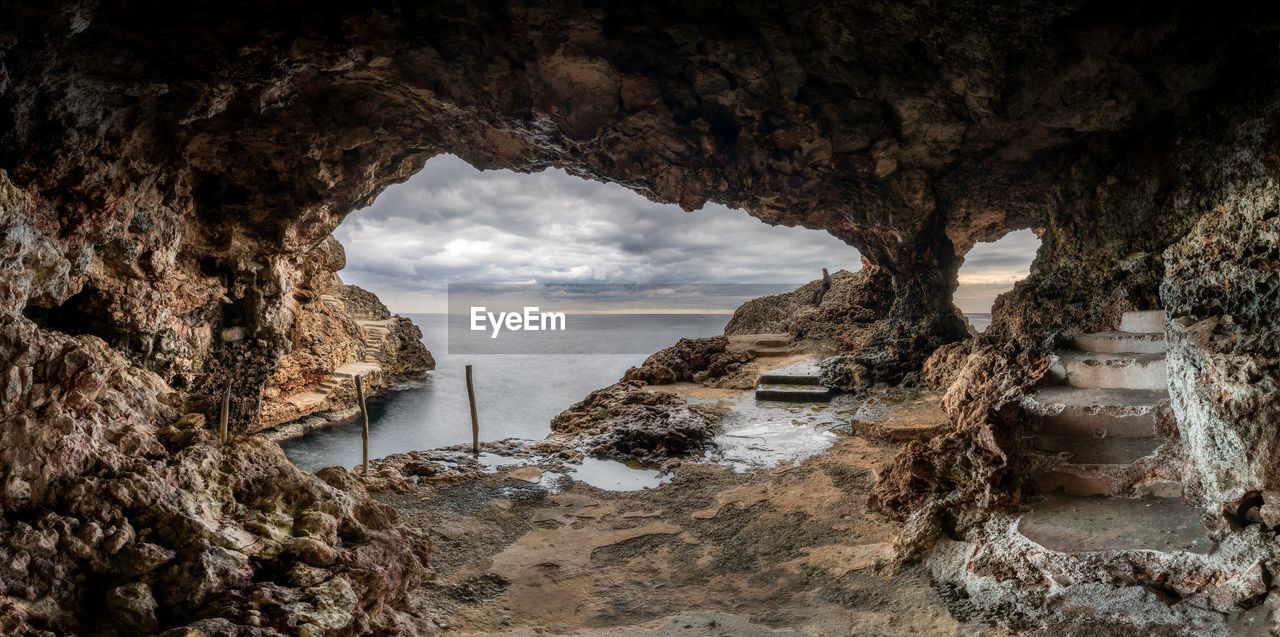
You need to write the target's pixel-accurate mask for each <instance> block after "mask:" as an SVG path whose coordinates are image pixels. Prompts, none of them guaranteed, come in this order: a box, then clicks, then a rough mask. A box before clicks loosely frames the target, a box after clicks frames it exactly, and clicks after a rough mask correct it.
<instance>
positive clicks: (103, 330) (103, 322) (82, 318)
mask: <svg viewBox="0 0 1280 637" xmlns="http://www.w3.org/2000/svg"><path fill="white" fill-rule="evenodd" d="M108 303H109V300H108V299H107V298H106V297H105V296H104V295H103V294H102V293H101V292H100V291H99V290H96V289H94V288H92V287H85V288H84V289H82V290H80V291H79V292H77V293H75V294H73V295H71V297H70V298H68V299H67V300H66V301H63V302H62V303H60V304H58V305H55V306H52V307H41V306H36V305H28V306H27V307H26V308H25V309H24V310H23V315H25V316H26V317H27V318H28V319H30V320H32V321H33V322H35V323H36V324H37V325H39V326H40V327H43V328H44V329H47V330H54V331H58V332H62V333H64V334H69V335H71V336H79V335H81V334H92V335H94V336H97V337H98V338H101V339H102V340H104V341H106V342H107V343H109V344H111V345H112V346H115V347H119V346H121V345H127V343H125V342H124V341H125V334H124V333H123V332H121V331H120V330H119V329H118V328H117V327H116V326H115V323H114V322H113V321H112V320H111V312H110V309H109V307H108Z"/></svg>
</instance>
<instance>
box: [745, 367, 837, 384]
mask: <svg viewBox="0 0 1280 637" xmlns="http://www.w3.org/2000/svg"><path fill="white" fill-rule="evenodd" d="M820 382H822V376H820V375H819V374H818V372H817V371H814V372H812V374H810V372H805V371H799V370H796V371H790V370H787V368H782V370H776V371H771V372H765V374H762V375H760V384H762V385H818V384H820Z"/></svg>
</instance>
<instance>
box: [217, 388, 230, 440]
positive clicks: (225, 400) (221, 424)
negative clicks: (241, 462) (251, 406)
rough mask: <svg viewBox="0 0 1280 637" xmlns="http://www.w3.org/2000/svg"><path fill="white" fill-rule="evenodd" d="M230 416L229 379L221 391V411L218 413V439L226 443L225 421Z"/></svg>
mask: <svg viewBox="0 0 1280 637" xmlns="http://www.w3.org/2000/svg"><path fill="white" fill-rule="evenodd" d="M230 417H231V381H227V389H226V391H224V392H222V413H221V414H219V415H218V441H219V444H224V445H225V444H227V421H228V420H229V419H230Z"/></svg>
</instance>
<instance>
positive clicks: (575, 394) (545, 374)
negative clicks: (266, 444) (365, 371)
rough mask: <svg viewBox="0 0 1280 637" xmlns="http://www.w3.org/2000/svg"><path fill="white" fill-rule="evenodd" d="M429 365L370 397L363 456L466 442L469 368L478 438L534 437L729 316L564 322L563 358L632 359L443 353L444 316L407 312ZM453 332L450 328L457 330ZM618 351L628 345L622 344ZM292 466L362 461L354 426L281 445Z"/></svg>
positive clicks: (714, 331) (720, 327)
mask: <svg viewBox="0 0 1280 637" xmlns="http://www.w3.org/2000/svg"><path fill="white" fill-rule="evenodd" d="M407 316H408V317H409V318H410V319H412V320H413V322H414V323H415V324H417V325H418V327H420V328H422V333H423V338H422V340H423V342H424V343H426V345H427V349H429V350H431V354H432V355H433V356H434V357H435V359H436V369H435V371H433V372H431V373H430V374H429V375H428V377H427V379H426V380H423V381H413V382H410V383H407V384H405V385H404V386H402V387H399V388H397V389H395V390H393V391H389V392H386V393H384V394H381V395H379V396H376V397H373V398H370V399H369V402H368V406H369V455H370V457H373V458H381V457H383V456H387V455H390V454H393V453H401V452H405V451H412V450H415V449H431V448H435V447H444V446H449V445H456V444H463V443H470V442H471V416H470V413H469V408H468V404H467V386H466V377H465V366H466V365H468V364H470V365H472V366H473V372H472V373H473V374H474V376H475V387H476V404H477V411H478V412H479V418H480V439H481V440H502V439H504V438H529V439H541V438H543V437H545V436H546V435H547V434H548V433H550V431H551V427H550V423H551V419H552V418H553V417H554V416H555V415H556V414H559V413H560V412H561V411H564V410H565V409H566V408H567V407H569V406H570V405H572V404H574V403H575V402H577V401H579V400H582V399H583V398H584V397H585V396H586V395H587V394H589V393H591V392H592V391H594V390H596V389H599V388H601V387H605V386H607V385H610V384H612V383H614V382H616V381H617V380H618V379H619V378H621V377H622V374H623V372H625V371H626V370H627V368H628V367H631V366H634V365H638V364H640V363H641V362H643V361H644V359H645V358H646V357H647V356H648V354H650V353H653V352H656V351H658V350H660V349H662V348H665V347H669V346H670V345H672V344H674V343H675V342H676V341H677V340H679V339H680V338H682V337H690V338H697V337H703V336H715V335H718V334H721V333H723V331H724V326H725V324H726V323H728V321H729V318H730V315H728V314H680V315H669V314H663V315H655V314H647V315H646V314H638V315H589V316H573V317H570V319H571V320H570V324H569V329H567V330H566V331H565V332H564V333H563V334H562V335H561V336H562V338H570V339H572V342H571V343H567V344H565V349H563V350H560V351H570V352H618V351H631V352H644V353H634V354H616V353H614V354H577V353H574V354H563V353H541V354H526V355H513V354H450V353H449V352H448V349H447V340H448V317H447V316H446V315H444V314H408V315H407ZM455 327H456V325H455ZM623 345H625V346H623ZM281 446H282V447H283V448H284V451H285V454H286V455H288V456H289V459H290V460H292V461H293V463H294V464H296V465H297V466H299V467H301V468H302V469H306V470H308V471H314V470H316V469H320V468H322V467H329V466H334V465H339V466H345V467H352V466H355V465H357V464H359V462H360V425H359V420H358V417H357V418H352V419H349V420H347V421H344V422H341V423H335V424H334V425H333V426H330V427H326V428H324V429H319V430H316V431H312V432H310V433H308V434H306V435H304V436H301V437H299V438H295V439H292V440H288V441H285V442H283V443H282V444H281Z"/></svg>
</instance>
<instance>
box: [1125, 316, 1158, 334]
mask: <svg viewBox="0 0 1280 637" xmlns="http://www.w3.org/2000/svg"><path fill="white" fill-rule="evenodd" d="M1164 322H1165V321H1164V310H1147V311H1145V312H1125V313H1124V314H1123V315H1121V316H1120V331H1121V332H1139V333H1152V332H1159V333H1161V334H1164Z"/></svg>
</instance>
